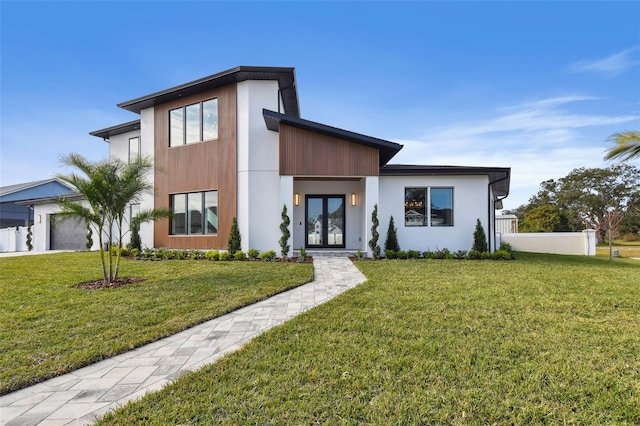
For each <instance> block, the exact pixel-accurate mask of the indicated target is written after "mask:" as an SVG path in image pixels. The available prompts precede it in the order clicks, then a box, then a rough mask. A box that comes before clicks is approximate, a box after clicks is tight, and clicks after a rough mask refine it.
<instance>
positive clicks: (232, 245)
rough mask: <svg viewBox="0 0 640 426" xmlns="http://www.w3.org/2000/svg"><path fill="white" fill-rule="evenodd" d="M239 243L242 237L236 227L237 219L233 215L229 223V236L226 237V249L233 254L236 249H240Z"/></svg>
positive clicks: (240, 243)
mask: <svg viewBox="0 0 640 426" xmlns="http://www.w3.org/2000/svg"><path fill="white" fill-rule="evenodd" d="M241 245H242V237H241V236H240V229H239V228H238V220H237V219H236V218H235V217H234V218H233V222H232V223H231V232H229V238H228V239H227V251H228V252H229V253H231V254H232V255H233V254H235V252H237V251H238V250H241V247H240V246H241Z"/></svg>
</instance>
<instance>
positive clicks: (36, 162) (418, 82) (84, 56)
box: [0, 1, 640, 208]
mask: <svg viewBox="0 0 640 426" xmlns="http://www.w3.org/2000/svg"><path fill="white" fill-rule="evenodd" d="M0 20H1V21H0V24H1V30H0V31H1V34H0V36H1V41H0V42H1V56H0V58H1V74H0V79H1V80H0V83H1V87H0V90H1V141H0V157H1V163H0V185H1V186H5V185H10V184H14V183H20V182H26V181H31V180H38V179H46V178H49V177H52V176H54V175H55V174H56V173H64V172H65V171H66V170H65V169H63V168H62V167H61V166H60V162H59V155H61V154H66V153H69V152H80V153H82V154H84V155H86V156H87V157H89V158H91V159H96V160H97V159H100V158H104V157H106V155H107V153H108V145H107V144H106V143H104V142H102V141H101V140H100V139H98V138H95V137H92V136H89V134H88V133H89V132H90V131H93V130H98V129H102V128H105V127H109V126H112V125H115V124H119V123H122V122H126V121H129V120H133V119H136V118H137V116H136V115H135V114H132V113H130V112H128V111H125V110H121V109H119V108H117V107H116V106H115V105H116V104H117V103H119V102H122V101H126V100H129V99H133V98H136V97H139V96H142V95H146V94H149V93H153V92H155V91H158V90H162V89H166V88H169V87H172V86H175V85H178V84H182V83H185V82H188V81H191V80H195V79H197V78H201V77H204V76H207V75H211V74H214V73H217V72H219V71H222V70H225V69H229V68H232V67H235V66H238V65H265V66H293V67H295V68H296V78H297V85H298V95H299V99H300V106H301V114H302V117H303V118H306V119H309V120H313V121H318V122H321V123H324V124H329V125H332V126H335V127H341V128H345V129H348V130H352V131H356V132H360V133H364V134H367V135H371V136H376V137H379V138H383V139H388V140H392V141H395V142H399V143H402V144H404V145H405V147H404V149H403V150H402V151H401V152H400V153H399V154H398V155H397V156H396V157H395V158H394V159H393V160H392V162H393V163H407V164H434V165H471V166H507V167H511V168H512V181H511V195H510V196H509V198H507V199H506V200H505V208H515V207H517V206H518V205H520V204H523V203H526V202H527V200H528V199H529V197H531V196H532V195H534V194H535V193H536V192H537V190H538V187H539V183H540V182H541V181H543V180H546V179H550V178H559V177H562V176H565V175H566V174H567V173H568V172H569V171H571V170H572V169H574V168H577V167H604V166H606V165H607V164H608V163H605V162H604V161H603V160H602V157H603V152H604V151H605V150H606V148H607V147H608V146H610V143H609V142H607V137H608V136H609V135H610V134H612V133H614V132H617V131H624V130H631V129H640V2H636V1H634V2H393V3H391V2H374V3H368V2H298V3H296V2H234V3H226V2H171V1H166V2H146V1H145V2H28V1H22V2H11V1H2V2H0ZM631 164H634V165H637V166H640V164H639V162H638V161H635V162H632V163H631Z"/></svg>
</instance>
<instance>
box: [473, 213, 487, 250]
mask: <svg viewBox="0 0 640 426" xmlns="http://www.w3.org/2000/svg"><path fill="white" fill-rule="evenodd" d="M471 250H475V251H478V252H480V253H483V252H485V251H489V246H488V245H487V234H486V233H485V232H484V228H483V227H482V222H480V219H477V220H476V229H475V231H473V247H472V248H471Z"/></svg>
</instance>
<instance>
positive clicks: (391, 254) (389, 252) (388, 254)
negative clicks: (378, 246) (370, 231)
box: [384, 250, 398, 259]
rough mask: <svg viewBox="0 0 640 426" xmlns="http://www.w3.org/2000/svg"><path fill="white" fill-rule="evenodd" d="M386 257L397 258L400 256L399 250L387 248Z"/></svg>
mask: <svg viewBox="0 0 640 426" xmlns="http://www.w3.org/2000/svg"><path fill="white" fill-rule="evenodd" d="M384 257H385V259H397V258H398V252H396V251H395V250H385V251H384Z"/></svg>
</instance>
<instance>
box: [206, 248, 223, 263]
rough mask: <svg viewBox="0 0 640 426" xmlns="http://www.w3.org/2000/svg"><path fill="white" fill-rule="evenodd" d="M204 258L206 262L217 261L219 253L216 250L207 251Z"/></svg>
mask: <svg viewBox="0 0 640 426" xmlns="http://www.w3.org/2000/svg"><path fill="white" fill-rule="evenodd" d="M204 257H205V259H207V260H213V261H217V260H220V252H219V251H218V250H207V251H206V252H205V254H204Z"/></svg>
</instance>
